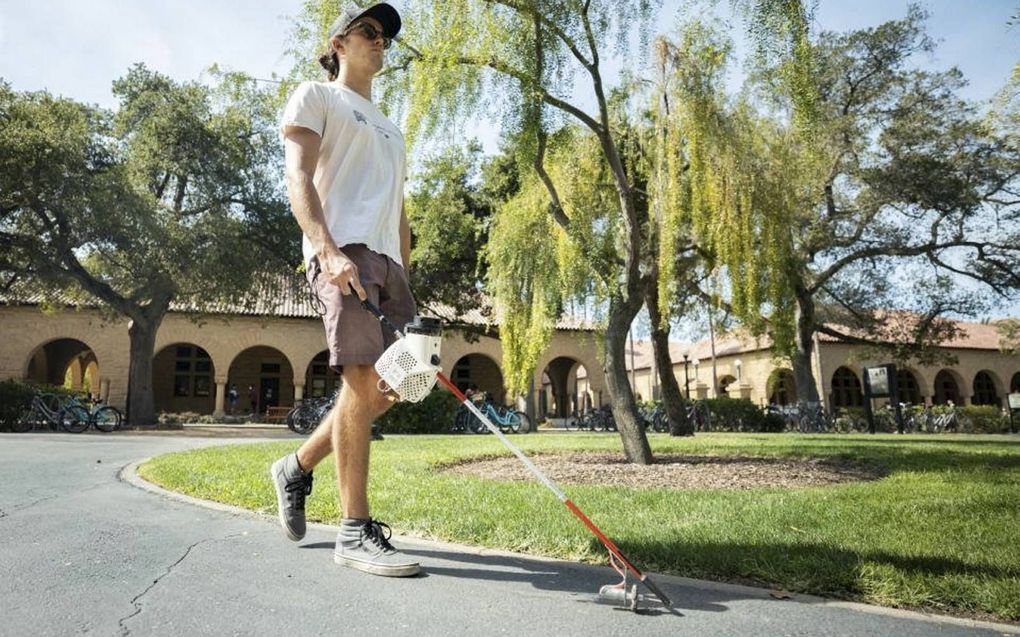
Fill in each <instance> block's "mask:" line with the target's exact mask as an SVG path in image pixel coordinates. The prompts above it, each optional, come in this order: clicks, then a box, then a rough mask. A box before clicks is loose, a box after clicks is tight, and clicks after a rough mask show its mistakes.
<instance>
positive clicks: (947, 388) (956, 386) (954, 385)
mask: <svg viewBox="0 0 1020 637" xmlns="http://www.w3.org/2000/svg"><path fill="white" fill-rule="evenodd" d="M962 385H963V382H962V379H961V378H960V376H959V374H957V373H956V372H954V371H953V370H951V369H940V370H939V373H937V374H935V380H934V393H933V394H932V402H933V403H934V404H936V405H942V404H945V403H947V402H949V401H952V402H953V403H954V404H956V405H959V404H961V403H962V402H963V401H962V394H961V393H960V387H961V386H962Z"/></svg>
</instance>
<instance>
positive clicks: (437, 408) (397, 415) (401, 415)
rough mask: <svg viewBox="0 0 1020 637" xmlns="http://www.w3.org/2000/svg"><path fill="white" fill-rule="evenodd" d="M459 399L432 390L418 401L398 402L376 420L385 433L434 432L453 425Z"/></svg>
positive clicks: (444, 392)
mask: <svg viewBox="0 0 1020 637" xmlns="http://www.w3.org/2000/svg"><path fill="white" fill-rule="evenodd" d="M459 406H460V401H458V400H457V398H456V396H454V395H453V394H451V393H450V392H448V391H433V392H432V393H431V394H429V395H428V396H426V397H425V400H423V401H421V402H420V403H405V402H398V403H397V404H396V405H394V406H393V407H392V408H390V410H389V411H387V412H386V413H385V414H383V416H382V417H381V418H379V420H378V421H377V422H378V424H379V425H380V427H382V430H383V431H384V432H385V433H393V434H434V433H445V432H448V431H450V428H451V427H453V419H454V414H455V413H456V412H457V407H459Z"/></svg>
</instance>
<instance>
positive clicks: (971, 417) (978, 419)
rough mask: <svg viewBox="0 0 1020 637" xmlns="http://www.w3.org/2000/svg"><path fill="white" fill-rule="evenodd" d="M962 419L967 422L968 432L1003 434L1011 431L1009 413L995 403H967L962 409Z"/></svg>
mask: <svg viewBox="0 0 1020 637" xmlns="http://www.w3.org/2000/svg"><path fill="white" fill-rule="evenodd" d="M960 411H961V412H962V415H961V418H960V420H961V421H962V422H964V423H967V424H968V425H969V426H968V428H967V429H968V431H967V432H966V433H976V434H1003V433H1009V415H1008V414H1005V413H1003V411H1002V409H1001V408H1000V407H996V406H994V405H966V406H964V407H962V408H961V409H960Z"/></svg>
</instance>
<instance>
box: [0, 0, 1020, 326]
mask: <svg viewBox="0 0 1020 637" xmlns="http://www.w3.org/2000/svg"><path fill="white" fill-rule="evenodd" d="M438 1H441V0H438ZM684 2H685V0H668V1H667V2H665V3H664V5H663V7H662V9H661V10H660V12H659V16H658V19H657V20H656V21H655V24H658V25H663V26H664V27H665V28H667V29H668V28H671V27H672V26H673V25H675V24H676V21H677V15H678V12H679V11H681V10H683V7H686V6H687V5H686V4H684ZM393 4H394V6H396V7H397V8H398V9H399V8H400V6H401V2H399V1H394V2H393ZM919 4H920V5H921V6H922V7H923V8H925V9H927V10H928V12H929V13H930V18H929V21H928V32H929V34H930V35H931V36H932V37H934V38H935V39H936V41H937V43H938V47H937V49H936V51H935V52H934V54H933V55H931V56H925V57H924V58H922V59H919V60H917V63H918V64H919V65H920V66H922V67H926V68H932V69H946V68H948V67H950V66H956V67H958V68H959V69H960V70H961V71H962V72H963V75H964V77H965V78H966V79H967V80H968V81H969V83H970V84H969V86H968V87H967V88H966V89H965V91H964V93H963V94H964V96H965V97H967V98H969V99H972V100H987V99H989V98H990V97H991V96H992V95H994V94H995V92H996V91H997V90H998V89H999V88H1000V87H1001V86H1002V85H1003V84H1004V83H1005V81H1006V79H1007V78H1008V77H1009V74H1010V72H1011V69H1012V68H1013V66H1014V65H1015V64H1016V63H1017V61H1018V60H1020V24H1018V25H1013V26H1012V27H1010V26H1009V25H1008V24H1007V22H1008V21H1009V18H1010V16H1012V15H1013V14H1014V13H1015V12H1016V11H1017V9H1018V7H1020V1H1018V0H928V1H927V2H924V1H922V2H919ZM907 6H908V2H907V1H906V0H853V1H845V0H820V1H819V3H818V6H817V10H816V12H815V15H814V24H813V25H812V26H813V29H814V30H816V31H844V30H850V29H856V28H863V27H867V26H874V25H878V24H880V23H882V22H884V21H887V20H891V19H897V18H901V17H903V16H904V15H905V14H906V12H907ZM300 7H301V0H276V1H270V0H248V1H247V2H244V3H238V2H235V1H230V2H228V1H226V0H29V1H26V0H0V78H2V79H3V80H4V81H7V82H9V83H10V84H11V85H12V86H13V88H14V89H15V90H23V91H24V90H43V89H45V90H48V91H50V92H51V93H55V94H59V95H62V96H65V97H70V98H73V99H76V100H79V101H83V102H89V103H95V104H99V105H101V106H105V107H110V108H112V107H114V106H116V102H115V100H114V98H113V96H112V93H111V90H110V89H111V84H112V82H113V81H114V80H115V79H116V78H118V77H120V76H122V75H123V74H124V73H125V72H126V71H127V69H128V68H129V67H130V66H131V65H132V64H133V63H136V62H144V63H145V64H146V65H147V66H148V67H150V68H151V69H154V70H158V71H160V72H163V73H166V74H167V75H170V76H171V77H173V78H175V79H177V80H191V79H196V78H199V77H200V76H201V75H202V73H203V71H204V70H205V69H207V68H208V67H209V66H210V65H212V64H219V65H220V66H222V67H225V68H229V69H234V70H240V71H246V72H248V73H250V74H251V75H253V76H255V77H260V78H268V77H270V76H271V75H272V73H273V72H276V73H279V74H282V73H285V72H286V70H287V69H288V68H289V67H290V65H291V60H290V59H289V58H287V57H286V55H285V53H284V52H285V49H286V39H287V35H288V32H289V30H290V25H291V17H292V16H294V15H296V14H297V13H298V11H299V10H300ZM728 7H729V2H728V0H722V1H721V2H720V3H719V5H718V9H717V11H718V12H719V13H720V14H722V16H723V17H724V18H725V17H726V16H727V14H728ZM733 24H734V25H735V26H734V28H733V31H732V35H733V37H734V39H735V40H736V54H737V55H738V56H740V55H741V54H743V53H746V50H747V48H746V46H745V45H744V44H743V42H742V38H741V33H742V28H743V27H742V26H740V24H739V22H738V21H733ZM634 59H635V61H637V62H638V63H640V62H641V60H642V56H641V55H640V54H638V55H635V56H634ZM607 67H608V69H607V71H608V72H607V75H608V76H609V77H610V78H611V77H612V76H614V75H615V74H617V73H618V72H619V70H620V68H621V62H620V61H618V60H612V59H611V60H608V61H607ZM740 79H741V78H740V75H739V72H737V73H736V74H735V75H734V76H732V77H731V78H730V83H731V84H732V85H734V86H735V85H737V84H739V81H740ZM464 130H465V132H464V135H465V139H466V138H467V137H476V138H478V139H479V140H480V141H481V142H482V143H483V146H484V148H485V150H486V151H487V152H495V151H496V150H497V145H498V131H496V130H495V128H494V127H493V126H491V125H489V124H488V123H487V122H485V121H481V120H479V121H476V122H473V123H472V124H470V125H469V126H467V127H465V129H464ZM1017 305H1020V303H1018V304H1014V308H1013V311H1012V312H1011V313H1012V314H1016V312H1017V310H1020V308H1018V307H1017Z"/></svg>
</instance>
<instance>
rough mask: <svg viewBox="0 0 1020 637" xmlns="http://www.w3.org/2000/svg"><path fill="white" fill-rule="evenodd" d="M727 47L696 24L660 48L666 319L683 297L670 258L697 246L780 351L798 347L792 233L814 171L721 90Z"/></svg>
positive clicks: (658, 194)
mask: <svg viewBox="0 0 1020 637" xmlns="http://www.w3.org/2000/svg"><path fill="white" fill-rule="evenodd" d="M730 46H731V45H730V43H729V42H728V41H727V40H726V39H725V38H723V37H722V36H721V35H720V34H719V33H718V31H716V30H714V29H713V28H711V27H710V26H708V25H705V24H704V23H700V22H693V23H690V24H687V25H685V27H684V28H683V29H682V30H681V31H680V34H679V38H678V41H677V42H676V43H673V42H670V41H668V40H666V39H661V40H660V41H659V61H660V71H661V75H660V85H659V94H658V99H657V106H656V108H655V111H654V117H655V122H656V130H657V131H659V135H658V138H657V144H658V146H657V149H656V153H655V158H656V167H655V172H654V175H655V178H656V183H655V187H654V189H653V208H654V209H655V210H656V211H657V218H658V219H660V220H661V221H660V224H661V233H660V236H659V238H660V244H659V270H660V273H661V277H660V279H659V298H660V305H661V307H660V310H661V311H662V312H663V315H664V316H669V313H670V309H671V303H672V302H673V299H674V298H675V297H676V294H677V284H678V281H679V279H678V276H677V272H676V266H675V260H674V255H675V253H676V252H677V250H678V249H679V246H680V244H681V242H689V241H694V242H696V243H697V244H698V245H699V246H700V249H701V250H702V251H703V252H705V253H706V257H707V261H706V263H707V267H708V270H709V273H710V274H711V275H712V277H713V278H714V279H716V280H718V281H719V284H720V286H719V287H720V290H719V291H726V292H727V293H728V301H729V307H730V308H731V309H732V311H733V312H734V313H735V315H736V316H737V318H739V319H740V320H742V321H743V322H744V323H745V324H746V325H747V326H748V327H750V328H752V331H755V332H761V331H763V330H764V329H765V322H764V321H763V318H762V313H763V310H764V311H766V312H767V313H768V326H769V329H770V331H771V333H772V336H773V339H774V341H775V342H776V345H777V347H778V348H779V350H780V351H782V352H788V351H790V350H791V349H792V347H793V337H794V332H793V326H794V324H795V322H794V315H793V312H794V307H795V306H794V294H793V281H792V280H791V277H790V274H791V267H792V265H793V264H792V260H791V252H792V249H793V242H794V237H793V236H792V233H791V231H790V230H791V228H792V227H793V226H794V225H795V223H794V219H795V217H796V216H797V215H802V214H804V212H803V211H804V208H805V206H806V205H808V204H809V201H810V199H809V196H810V195H811V194H813V193H812V192H811V191H810V190H809V189H806V188H805V183H806V177H807V176H808V175H809V174H810V173H811V172H812V171H813V170H815V168H814V166H815V165H814V164H813V163H812V162H809V161H806V160H804V159H803V157H802V155H803V150H804V149H803V147H802V144H800V142H799V141H798V140H799V138H798V136H797V135H796V134H794V133H792V132H791V131H789V130H786V129H784V128H783V127H782V126H780V125H778V124H776V123H775V122H773V121H771V120H770V119H768V118H766V117H763V116H761V115H759V114H758V113H757V112H755V110H754V109H753V108H752V107H751V106H750V105H749V104H748V103H746V102H743V101H740V102H736V103H730V102H728V101H727V100H726V98H725V95H724V94H723V92H722V88H721V79H722V77H723V72H724V70H725V67H726V64H727V60H728V56H729V51H730Z"/></svg>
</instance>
